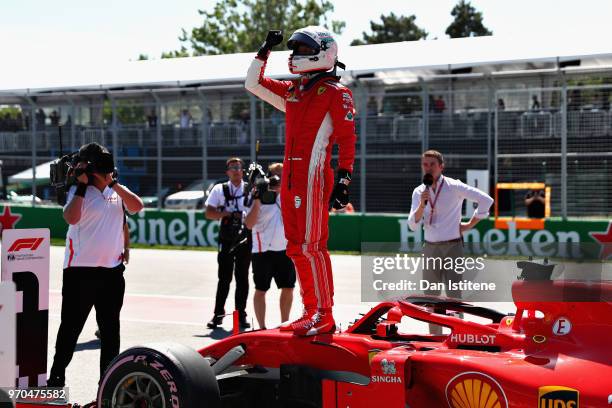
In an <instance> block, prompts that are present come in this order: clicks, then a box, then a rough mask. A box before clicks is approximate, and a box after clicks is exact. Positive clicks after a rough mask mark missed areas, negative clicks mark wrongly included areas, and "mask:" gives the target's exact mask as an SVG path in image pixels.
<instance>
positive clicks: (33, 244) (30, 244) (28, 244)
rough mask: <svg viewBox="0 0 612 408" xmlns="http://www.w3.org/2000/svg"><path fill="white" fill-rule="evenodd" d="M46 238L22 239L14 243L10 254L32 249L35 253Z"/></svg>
mask: <svg viewBox="0 0 612 408" xmlns="http://www.w3.org/2000/svg"><path fill="white" fill-rule="evenodd" d="M43 239H44V238H20V239H18V240H16V241H15V242H13V245H11V247H10V248H9V250H8V252H18V251H21V250H22V249H30V250H32V251H35V250H36V248H38V246H39V245H40V244H41V243H42V242H43Z"/></svg>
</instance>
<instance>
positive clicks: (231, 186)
mask: <svg viewBox="0 0 612 408" xmlns="http://www.w3.org/2000/svg"><path fill="white" fill-rule="evenodd" d="M226 168H227V170H226V172H225V174H227V177H228V179H229V181H227V182H225V183H220V184H217V185H216V186H214V187H213V189H212V191H211V192H210V195H209V196H208V198H207V199H206V203H205V207H206V213H205V215H206V218H207V219H209V220H220V224H219V253H218V255H217V263H218V264H219V269H218V276H219V281H218V283H217V294H216V297H215V312H214V315H213V317H212V319H211V320H210V321H209V322H208V323H207V327H208V328H210V329H215V328H217V326H219V325H220V324H221V323H222V322H223V317H224V316H225V300H226V299H227V295H228V293H229V288H230V283H231V282H232V274H234V275H235V277H236V294H235V300H234V304H235V308H236V310H238V311H239V312H240V320H239V321H240V327H242V328H249V327H250V326H251V325H250V324H249V323H248V322H247V319H246V302H247V297H248V295H249V264H250V263H251V233H250V231H249V230H248V229H247V228H246V227H245V225H244V222H243V220H244V214H245V210H246V207H245V200H244V194H245V183H244V181H243V180H242V178H243V175H244V170H243V169H244V166H243V162H242V160H241V159H240V158H238V157H231V158H229V159H228V160H227V161H226Z"/></svg>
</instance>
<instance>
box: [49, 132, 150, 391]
mask: <svg viewBox="0 0 612 408" xmlns="http://www.w3.org/2000/svg"><path fill="white" fill-rule="evenodd" d="M77 160H78V164H77V165H76V167H75V168H74V169H72V170H71V171H73V172H74V175H75V176H76V181H77V182H78V184H77V185H76V186H72V187H70V190H69V191H68V197H67V201H66V205H65V206H64V219H65V220H66V222H67V223H68V224H69V227H68V233H67V235H66V251H65V257H64V274H63V286H62V312H61V323H60V327H59V330H58V333H57V341H56V343H55V357H54V359H53V366H52V367H51V373H50V376H49V380H48V382H47V385H49V386H53V387H63V386H64V383H65V371H66V367H67V366H68V364H69V363H70V360H71V359H72V355H73V353H74V348H75V346H76V343H77V340H78V337H79V334H80V333H81V330H83V326H84V325H85V322H86V321H87V316H88V315H89V312H90V311H91V308H92V307H95V308H96V320H97V322H98V326H99V328H100V339H101V347H100V375H102V374H103V373H104V370H106V368H107V366H108V364H109V363H110V362H111V360H112V359H113V358H115V356H117V355H118V354H119V342H120V336H119V313H120V311H121V306H122V305H123V295H124V292H125V280H124V279H123V271H124V270H125V266H124V265H123V262H122V261H123V259H124V256H125V251H124V249H125V248H124V226H125V224H124V222H125V211H126V210H127V211H128V212H129V213H132V214H133V213H136V212H138V211H140V210H141V209H142V208H143V203H142V200H141V199H140V198H139V197H138V196H137V195H136V194H134V193H132V192H131V191H130V190H129V189H127V188H126V187H124V186H122V185H121V184H119V183H118V182H117V180H116V179H114V178H113V173H114V163H113V156H112V154H110V153H109V152H108V150H107V149H106V148H105V147H103V146H101V145H99V144H97V143H89V144H87V145H84V146H82V147H81V149H80V150H79V153H78V159H77Z"/></svg>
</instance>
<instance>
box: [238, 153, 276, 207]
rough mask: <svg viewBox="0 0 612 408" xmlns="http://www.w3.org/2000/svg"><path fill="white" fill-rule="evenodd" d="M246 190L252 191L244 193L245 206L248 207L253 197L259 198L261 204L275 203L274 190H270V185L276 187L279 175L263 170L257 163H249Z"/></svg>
mask: <svg viewBox="0 0 612 408" xmlns="http://www.w3.org/2000/svg"><path fill="white" fill-rule="evenodd" d="M247 179H248V184H247V190H246V191H249V192H250V191H252V190H254V192H253V193H251V194H249V195H245V206H247V207H250V205H251V203H252V202H253V199H254V198H259V200H260V201H261V203H262V204H274V203H276V195H277V193H276V191H272V190H270V187H276V186H278V185H280V177H278V176H276V175H271V174H267V173H266V172H264V170H263V168H262V167H261V165H259V164H257V163H251V164H250V165H249V169H248V171H247Z"/></svg>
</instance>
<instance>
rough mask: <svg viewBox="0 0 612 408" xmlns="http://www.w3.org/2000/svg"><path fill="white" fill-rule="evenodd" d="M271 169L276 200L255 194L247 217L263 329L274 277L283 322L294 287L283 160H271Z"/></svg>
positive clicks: (257, 309)
mask: <svg viewBox="0 0 612 408" xmlns="http://www.w3.org/2000/svg"><path fill="white" fill-rule="evenodd" d="M268 172H269V174H270V175H271V176H276V177H278V178H277V179H274V183H272V182H271V183H270V186H269V189H270V191H273V192H276V193H277V194H276V201H275V202H274V203H272V204H262V202H261V200H260V197H258V196H257V195H256V194H255V195H254V197H253V203H252V204H251V207H250V208H249V209H248V211H247V216H246V219H245V225H246V226H247V228H249V229H250V230H252V233H253V249H252V256H251V258H252V264H253V281H254V282H255V295H254V296H253V306H254V307H255V316H256V317H257V322H258V323H259V327H260V328H261V329H265V328H266V292H267V291H268V289H270V284H271V283H272V278H274V281H275V282H276V286H277V287H278V288H279V289H280V290H281V295H280V311H281V321H282V322H286V321H288V320H289V313H290V312H291V304H292V303H293V288H294V287H295V267H294V265H293V262H292V261H291V258H289V257H288V256H287V253H286V249H287V239H286V238H285V228H284V226H283V216H282V214H281V199H280V177H282V172H283V164H282V163H273V164H271V165H270V166H269V167H268Z"/></svg>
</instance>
